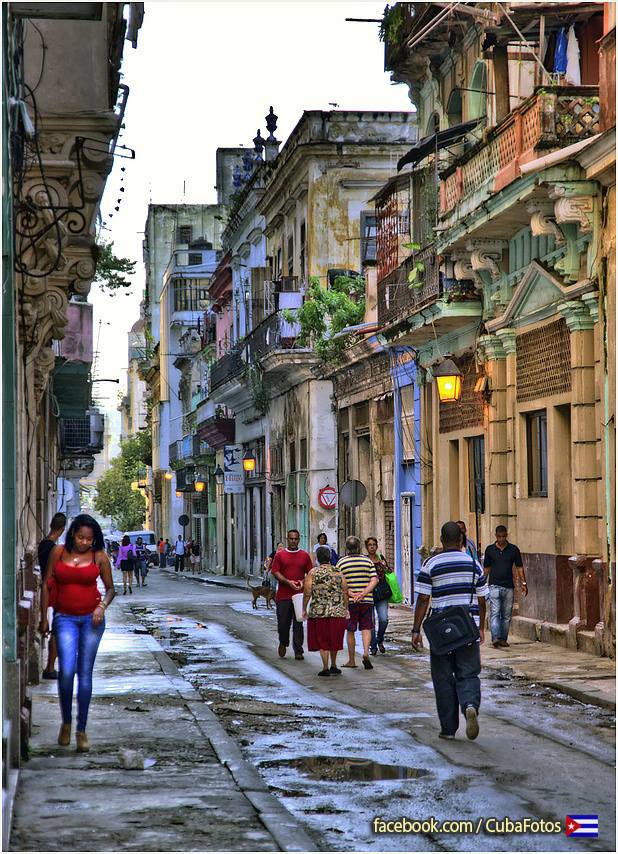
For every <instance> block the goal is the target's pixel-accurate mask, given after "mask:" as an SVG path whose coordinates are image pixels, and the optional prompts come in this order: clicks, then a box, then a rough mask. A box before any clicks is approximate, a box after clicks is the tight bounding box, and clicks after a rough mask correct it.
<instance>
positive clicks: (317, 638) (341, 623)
mask: <svg viewBox="0 0 618 854" xmlns="http://www.w3.org/2000/svg"><path fill="white" fill-rule="evenodd" d="M347 625H348V621H347V618H346V617H309V619H308V620H307V646H308V648H309V652H317V651H318V650H320V649H325V650H328V652H338V651H339V650H340V649H343V636H344V635H345V630H346V626H347Z"/></svg>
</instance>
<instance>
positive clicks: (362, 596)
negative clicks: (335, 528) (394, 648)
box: [337, 537, 378, 670]
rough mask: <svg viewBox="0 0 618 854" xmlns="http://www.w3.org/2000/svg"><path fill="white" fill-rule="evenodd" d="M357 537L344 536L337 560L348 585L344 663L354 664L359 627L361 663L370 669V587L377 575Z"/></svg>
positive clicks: (371, 606) (371, 599) (371, 596)
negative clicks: (342, 546)
mask: <svg viewBox="0 0 618 854" xmlns="http://www.w3.org/2000/svg"><path fill="white" fill-rule="evenodd" d="M360 551H361V541H360V540H359V539H358V537H348V538H347V540H346V541H345V552H346V553H345V557H342V558H340V560H339V561H338V562H337V569H338V570H339V571H340V572H341V574H342V575H343V577H344V578H345V580H346V584H347V585H348V596H349V605H348V610H349V612H350V619H349V620H348V661H347V663H346V664H344V665H343V666H344V667H356V660H355V654H356V638H355V632H356V629H357V628H358V629H360V630H361V636H362V639H363V667H364V668H365V670H373V664H372V663H371V661H370V660H369V644H370V643H371V632H372V629H373V588H374V587H375V586H376V584H377V583H378V575H377V573H376V571H375V567H374V565H373V561H372V560H371V558H369V557H367V555H362V554H361V553H360Z"/></svg>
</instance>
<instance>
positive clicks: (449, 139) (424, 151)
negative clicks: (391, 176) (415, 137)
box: [397, 116, 485, 172]
mask: <svg viewBox="0 0 618 854" xmlns="http://www.w3.org/2000/svg"><path fill="white" fill-rule="evenodd" d="M484 118H485V116H481V117H479V118H478V119H471V121H469V122H463V124H460V125H455V126H454V127H452V128H447V129H446V130H440V131H438V133H433V134H431V136H425V137H423V139H420V140H419V141H418V142H417V143H416V145H413V146H412V148H411V149H410V150H409V151H408V153H407V154H404V156H403V157H401V158H400V159H399V162H398V163H397V171H398V172H401V170H402V169H403V167H404V166H407V165H408V163H419V162H420V161H421V160H423V159H424V158H425V157H428V156H429V155H430V154H432V153H433V152H434V151H439V150H440V149H442V148H447V147H448V146H449V145H455V144H456V143H458V142H461V140H462V139H463V138H464V136H466V134H468V133H470V131H472V130H474V128H475V127H476V126H477V125H478V123H479V122H480V121H481V120H482V119H484Z"/></svg>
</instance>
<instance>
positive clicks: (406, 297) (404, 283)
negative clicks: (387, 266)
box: [378, 244, 443, 326]
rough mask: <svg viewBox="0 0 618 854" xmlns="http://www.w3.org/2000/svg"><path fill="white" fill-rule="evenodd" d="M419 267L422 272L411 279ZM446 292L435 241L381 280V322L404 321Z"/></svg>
mask: <svg viewBox="0 0 618 854" xmlns="http://www.w3.org/2000/svg"><path fill="white" fill-rule="evenodd" d="M418 265H422V267H419V266H418ZM415 268H416V269H417V271H418V272H417V275H416V279H415V280H414V281H413V282H410V281H409V279H408V277H409V275H410V273H411V272H412V270H414V269H415ZM442 295H443V287H442V281H441V278H440V272H439V267H438V261H437V258H436V253H435V247H434V246H433V244H432V245H431V246H427V247H425V248H424V249H423V250H421V251H420V252H416V253H415V254H414V255H413V256H411V257H410V258H407V259H406V260H405V261H404V262H403V264H401V265H400V266H399V267H398V268H397V269H396V270H394V271H393V272H392V273H391V274H390V275H388V276H387V277H386V278H385V279H383V280H382V281H381V282H379V283H378V322H379V324H380V325H381V326H386V325H389V324H391V323H396V322H398V321H400V320H404V319H405V318H406V317H407V316H409V315H411V314H414V312H416V311H420V310H421V309H422V308H425V307H426V306H428V305H431V304H432V303H434V302H435V301H436V300H438V299H440V297H441V296H442Z"/></svg>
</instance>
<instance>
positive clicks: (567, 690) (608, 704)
mask: <svg viewBox="0 0 618 854" xmlns="http://www.w3.org/2000/svg"><path fill="white" fill-rule="evenodd" d="M393 638H394V639H396V640H397V642H398V643H402V642H403V643H409V641H408V637H407V635H404V634H393ZM537 643H542V641H537ZM423 651H424V652H428V648H427V647H426V646H425V647H424V648H423ZM573 654H574V655H577V652H575V651H573ZM482 666H483V667H484V668H486V669H488V670H503V669H504V664H503V663H501V664H498V663H497V662H493V661H487V660H484V661H483V662H482ZM507 666H508V665H507ZM513 675H514V676H516V677H518V678H520V679H526V680H528V682H532V681H534V682H536V683H537V685H543V686H544V687H545V688H551V689H552V690H553V691H559V692H560V693H561V694H566V695H567V696H568V697H571V698H572V699H573V700H578V701H579V702H580V703H585V704H586V705H588V706H598V707H599V708H601V709H608V710H609V711H610V712H615V711H616V701H615V700H610V699H607V698H605V697H599V696H598V694H594V693H591V692H589V691H586V690H585V689H582V688H578V687H576V686H575V685H573V684H571V683H568V684H567V683H564V682H557V681H555V680H553V679H542V678H538V677H536V676H531V675H530V674H528V673H513Z"/></svg>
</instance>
